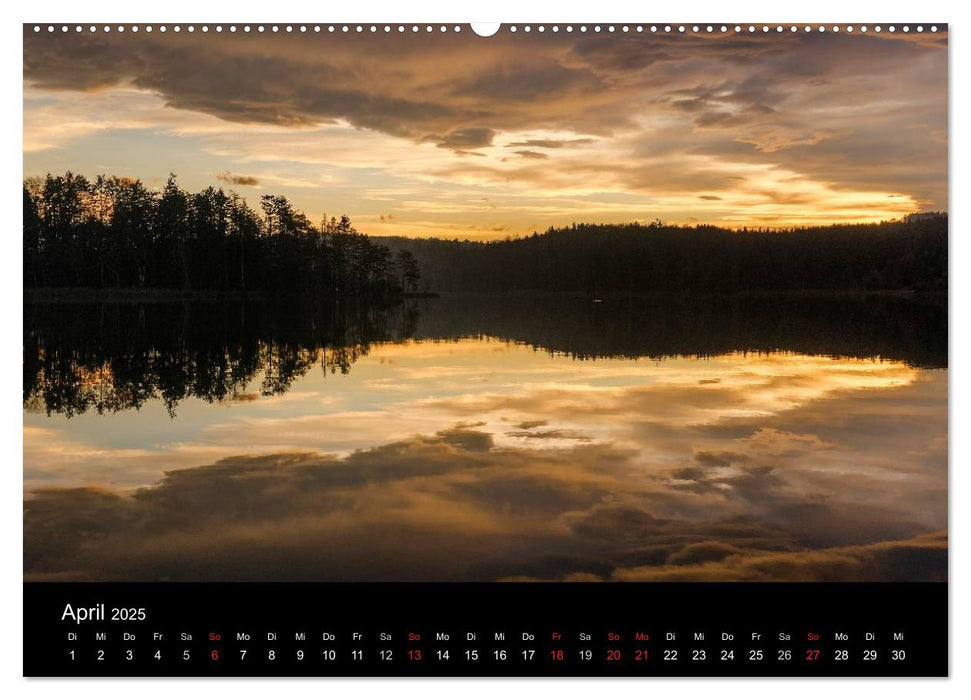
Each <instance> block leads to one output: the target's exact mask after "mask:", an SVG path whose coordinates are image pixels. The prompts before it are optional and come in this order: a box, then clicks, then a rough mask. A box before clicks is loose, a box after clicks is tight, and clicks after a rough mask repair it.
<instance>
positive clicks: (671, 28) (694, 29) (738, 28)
mask: <svg viewBox="0 0 971 700" xmlns="http://www.w3.org/2000/svg"><path fill="white" fill-rule="evenodd" d="M58 29H60V31H61V32H69V31H71V27H69V26H68V25H66V24H65V25H60V26H59V27H58V26H55V25H52V24H51V25H47V31H48V32H51V33H53V32H56V31H57V30H58ZM85 29H87V30H88V31H89V32H97V31H104V32H111V31H117V32H124V31H126V27H125V26H124V25H119V26H117V27H114V28H112V27H111V26H110V25H105V26H103V27H98V26H95V25H93V24H92V25H90V26H89V27H83V26H81V25H75V26H74V31H75V32H83V31H84V30H85ZM169 29H170V28H169V27H167V26H165V25H161V26H158V27H153V26H152V25H143V26H141V27H139V26H138V25H131V26H130V27H127V30H128V31H131V32H134V33H137V32H138V31H140V30H141V31H145V32H148V33H151V32H152V31H155V30H157V31H159V32H162V33H165V32H166V31H169ZM198 29H199V31H201V32H203V33H206V32H209V31H210V27H209V26H208V25H202V26H200V27H199V28H198ZM211 29H212V30H214V31H216V32H222V31H224V30H227V31H229V32H231V33H235V32H237V31H242V32H244V33H248V32H253V31H255V32H266V31H270V32H280V31H284V32H289V33H292V32H295V31H296V32H301V33H307V32H315V33H318V34H319V33H320V32H323V31H326V32H329V33H334V32H342V33H349V32H356V33H360V32H366V31H367V32H371V33H372V34H373V33H377V32H379V31H384V32H392V31H398V32H401V33H403V32H408V31H411V32H413V33H414V32H420V31H422V29H424V31H425V32H434V31H435V30H436V29H437V30H438V31H440V32H448V31H454V32H461V31H462V28H461V27H460V26H458V25H456V26H454V27H448V26H445V25H441V26H432V25H424V26H419V25H417V24H413V25H410V26H406V25H403V24H399V25H396V26H392V25H389V24H385V25H382V26H380V27H379V26H378V25H374V24H372V25H370V26H365V25H360V24H358V25H346V24H345V25H326V26H321V25H313V26H308V25H304V24H301V25H296V26H295V25H289V24H288V25H284V26H279V25H271V26H269V27H267V26H264V25H257V26H250V25H243V26H242V27H237V26H236V25H229V26H228V27H223V26H222V25H215V26H213V27H212V28H211ZM508 29H509V31H510V32H512V33H515V32H517V31H520V30H522V31H523V32H530V31H532V30H533V29H534V27H532V26H530V25H525V26H522V27H517V26H516V25H511V26H510V27H509V28H508ZM561 29H562V30H563V31H566V32H573V31H579V32H581V33H582V32H587V31H591V30H592V31H593V32H602V31H603V30H605V29H606V31H607V32H616V31H618V30H619V31H621V32H646V31H649V32H652V33H658V32H661V33H673V32H675V33H682V34H683V33H699V34H700V33H716V32H720V33H726V32H729V31H734V32H735V33H743V32H747V33H749V34H753V33H756V32H760V31H761V32H762V33H768V32H771V31H775V32H785V31H786V30H788V31H789V32H790V33H794V32H798V31H800V29H801V30H802V31H804V32H813V31H818V32H827V31H832V32H840V31H845V32H847V33H852V32H854V31H860V32H863V33H866V32H867V31H871V30H872V31H874V32H881V31H884V30H885V31H888V32H891V33H893V32H896V31H898V30H899V31H902V32H904V33H907V32H910V31H911V30H913V31H917V32H923V31H925V27H924V25H921V24H918V25H914V26H913V27H912V26H911V25H907V24H905V25H902V26H899V27H898V26H896V25H890V26H888V27H885V28H884V27H882V26H880V25H876V26H874V27H868V26H867V25H861V26H858V27H853V26H852V25H847V26H845V27H840V26H839V25H833V26H831V27H827V26H825V25H822V24H821V25H817V26H812V25H808V24H807V25H804V26H796V25H789V26H783V25H774V26H769V25H766V24H764V25H758V26H756V25H754V24H750V25H747V26H742V25H735V26H734V27H730V26H727V25H720V26H714V25H710V24H709V25H697V24H695V25H683V24H681V25H670V24H665V25H650V26H645V25H634V26H631V25H626V24H625V25H622V26H615V25H606V26H601V25H593V26H591V27H587V26H586V25H580V26H578V27H574V26H573V25H566V26H564V27H562V28H561V27H560V26H559V25H553V26H552V27H549V30H550V31H552V32H559V31H561ZM927 29H928V30H929V31H931V32H936V31H937V25H936V24H935V25H931V26H930V27H927ZM43 30H44V28H43V27H42V26H41V25H34V31H35V32H42V31H43ZM184 30H185V31H187V32H189V33H192V32H195V31H196V27H195V26H194V25H188V26H186V27H185V28H184ZM535 30H536V31H537V32H540V33H542V32H545V31H546V30H547V27H545V26H543V25H539V26H537V27H535ZM171 31H173V32H176V33H178V32H181V31H183V27H181V26H180V25H174V26H172V27H171Z"/></svg>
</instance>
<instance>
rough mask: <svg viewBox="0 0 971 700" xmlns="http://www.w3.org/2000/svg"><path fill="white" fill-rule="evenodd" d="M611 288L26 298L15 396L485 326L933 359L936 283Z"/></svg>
mask: <svg viewBox="0 0 971 700" xmlns="http://www.w3.org/2000/svg"><path fill="white" fill-rule="evenodd" d="M709 302H710V300H709V299H705V298H696V297H689V298H682V299H676V298H652V299H617V300H606V301H604V302H603V303H600V304H592V303H591V302H590V299H589V298H582V297H571V296H565V295H535V294H525V295H503V296H497V295H481V296H468V295H467V296H464V297H459V298H451V297H445V298H440V299H429V300H421V301H418V300H407V301H406V302H405V303H403V304H398V305H391V306H383V307H376V306H375V305H365V306H355V307H352V308H340V307H339V306H336V305H313V306H311V307H307V306H301V305H295V304H282V303H273V302H269V301H242V300H223V301H215V302H208V301H186V302H180V303H171V302H169V303H147V304H145V303H131V302H120V301H113V302H111V303H86V302H79V303H28V304H27V305H26V306H25V309H24V336H23V345H24V367H23V369H24V382H23V388H24V394H23V402H24V408H25V409H26V410H28V411H32V412H42V413H47V414H62V415H65V416H74V415H79V414H83V413H88V412H95V413H99V414H111V413H115V412H118V411H123V410H128V409H137V408H140V407H141V406H143V405H145V404H147V403H148V402H151V401H161V402H162V403H163V404H164V405H165V406H166V408H167V409H168V411H169V413H170V415H173V416H174V415H176V413H177V410H178V406H179V404H180V403H181V402H182V401H184V400H185V399H188V398H190V397H193V398H197V399H202V400H204V401H207V402H209V403H216V402H226V401H247V400H251V399H253V398H255V397H258V396H261V395H262V396H274V395H280V394H284V393H286V392H287V391H288V390H289V389H290V387H291V386H292V385H293V384H294V382H295V381H297V380H298V379H299V378H301V377H303V376H304V375H306V374H307V373H308V372H311V371H318V372H319V371H322V372H325V373H327V374H332V373H341V374H346V373H348V372H350V371H351V370H352V366H353V364H354V363H355V362H357V361H358V360H360V359H361V358H362V357H365V356H366V355H367V354H368V353H369V352H370V351H371V349H372V348H373V347H374V346H375V344H380V343H400V342H404V341H406V340H418V341H426V342H453V341H457V340H462V339H470V338H473V339H479V338H495V339H499V340H503V341H507V342H513V343H521V344H526V345H528V346H531V347H533V348H535V349H536V350H538V351H543V352H547V353H550V354H556V355H568V356H570V357H573V358H575V359H577V360H585V361H594V360H599V359H603V358H624V359H641V358H643V359H649V360H663V359H665V358H669V357H685V356H687V357H712V356H717V355H723V354H726V353H732V352H752V353H775V352H796V353H801V354H809V355H823V356H831V357H853V358H861V359H876V358H882V359H893V360H902V361H904V362H906V363H907V364H909V365H911V366H915V367H926V368H943V367H947V360H948V358H947V305H946V303H944V302H943V300H942V299H941V298H940V296H939V295H870V296H866V295H836V296H822V297H817V296H808V297H799V296H777V295H772V296H756V297H751V298H737V299H734V300H732V301H731V302H730V303H724V304H711V303H709Z"/></svg>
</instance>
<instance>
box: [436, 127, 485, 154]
mask: <svg viewBox="0 0 971 700" xmlns="http://www.w3.org/2000/svg"><path fill="white" fill-rule="evenodd" d="M495 135H496V132H495V131H494V130H493V129H488V128H485V127H467V128H465V129H456V130H454V131H451V132H449V133H448V134H446V135H445V136H444V137H442V138H439V139H437V141H438V144H437V145H438V147H439V148H450V149H452V150H453V151H466V150H470V149H475V148H484V147H486V146H491V145H492V139H493V138H495Z"/></svg>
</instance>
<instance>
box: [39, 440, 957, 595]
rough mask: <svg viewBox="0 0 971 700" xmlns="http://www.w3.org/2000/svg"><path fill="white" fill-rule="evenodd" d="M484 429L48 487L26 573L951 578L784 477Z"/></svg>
mask: <svg viewBox="0 0 971 700" xmlns="http://www.w3.org/2000/svg"><path fill="white" fill-rule="evenodd" d="M482 427H483V426H480V425H476V424H457V425H454V426H453V427H451V428H447V429H445V430H442V431H439V432H438V433H436V434H434V435H416V436H413V437H411V438H408V439H404V440H399V441H395V442H390V443H387V444H383V445H379V446H376V447H374V448H370V449H365V450H360V451H357V452H354V453H352V454H350V455H348V456H347V457H344V458H338V457H333V456H328V455H324V454H319V453H314V452H303V453H280V454H270V455H240V456H236V457H230V458H226V459H222V460H220V461H218V462H215V463H213V464H210V465H206V466H201V467H195V468H190V469H181V470H175V471H170V472H167V473H166V474H165V476H164V478H163V479H162V480H161V481H159V482H158V483H157V484H155V485H153V486H150V487H145V488H141V489H136V490H134V491H130V492H125V491H117V490H112V489H109V488H103V487H102V488H95V487H86V488H47V489H39V490H37V491H35V492H34V493H33V494H32V495H31V496H30V497H28V498H27V500H26V501H25V504H24V553H25V554H24V557H25V559H24V567H25V577H26V578H27V579H28V580H41V579H49V578H69V579H75V580H81V579H93V580H156V579H165V580H318V581H330V580H390V581H398V580H493V579H509V578H516V577H528V578H542V579H571V580H576V579H584V578H591V577H601V578H604V579H610V578H613V579H619V580H939V579H942V578H944V577H945V576H946V541H945V539H944V537H943V536H942V535H932V534H930V533H931V531H929V530H928V529H926V528H925V527H922V526H921V525H919V524H917V523H914V522H912V521H908V520H907V518H906V517H905V516H903V513H902V512H894V511H893V510H892V509H890V510H888V509H887V508H886V507H883V508H882V509H878V508H876V507H873V508H869V509H868V508H865V507H864V508H861V507H859V505H858V504H857V505H853V506H851V505H850V504H849V502H842V501H841V500H840V499H839V497H838V495H837V494H833V495H831V496H830V497H827V498H825V499H820V497H819V496H818V495H817V494H815V493H813V492H806V493H803V492H801V490H800V489H799V488H798V486H797V484H798V481H797V480H794V479H793V478H791V477H790V475H789V473H788V471H787V470H784V469H777V468H774V467H768V466H755V467H743V468H740V469H730V470H727V471H725V470H721V471H720V467H717V466H716V467H704V466H697V467H691V468H690V469H685V468H678V467H667V468H657V467H655V468H652V469H651V470H650V471H649V472H647V473H643V470H644V467H643V465H642V464H641V463H640V457H639V456H638V453H637V452H636V451H634V450H630V449H627V448H622V447H619V446H615V445H611V444H606V443H587V444H580V445H575V446H573V447H568V448H547V449H528V448H516V447H500V446H498V445H497V444H496V442H495V440H494V439H493V436H492V435H491V434H490V433H488V432H486V431H484V430H482V429H481V428H482ZM637 472H642V473H643V477H642V478H639V479H632V478H631V474H632V473H637ZM848 483H850V482H848ZM852 488H853V487H852V485H850V486H849V487H848V489H849V490H850V491H852ZM821 530H822V531H824V532H823V534H820V531H821Z"/></svg>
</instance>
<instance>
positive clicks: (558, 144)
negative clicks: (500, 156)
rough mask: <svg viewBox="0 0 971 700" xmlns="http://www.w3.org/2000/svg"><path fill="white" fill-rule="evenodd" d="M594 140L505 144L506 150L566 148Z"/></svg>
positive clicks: (555, 140)
mask: <svg viewBox="0 0 971 700" xmlns="http://www.w3.org/2000/svg"><path fill="white" fill-rule="evenodd" d="M595 142H596V139H591V138H580V139H526V140H524V141H512V142H510V143H507V144H506V148H565V147H567V146H586V145H588V144H591V143H595Z"/></svg>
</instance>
